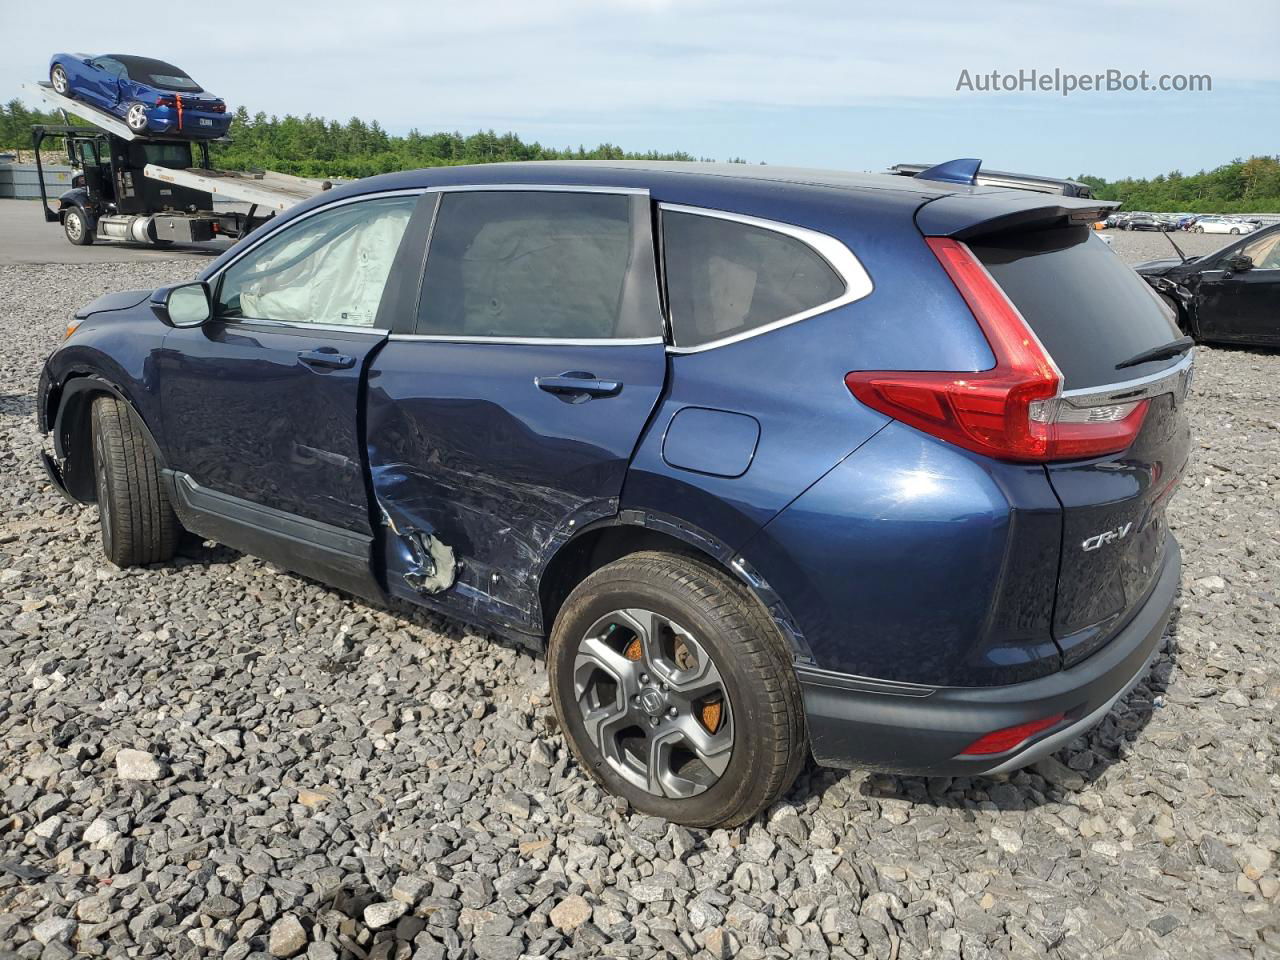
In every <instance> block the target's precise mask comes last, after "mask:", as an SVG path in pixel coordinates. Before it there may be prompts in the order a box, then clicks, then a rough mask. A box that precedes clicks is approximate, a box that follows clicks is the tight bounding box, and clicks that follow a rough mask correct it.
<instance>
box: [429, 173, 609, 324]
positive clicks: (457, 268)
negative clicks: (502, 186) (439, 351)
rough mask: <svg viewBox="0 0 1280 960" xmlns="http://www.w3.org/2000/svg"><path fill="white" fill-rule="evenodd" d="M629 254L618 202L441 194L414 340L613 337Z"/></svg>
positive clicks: (539, 194) (544, 195)
mask: <svg viewBox="0 0 1280 960" xmlns="http://www.w3.org/2000/svg"><path fill="white" fill-rule="evenodd" d="M630 256H631V222H630V201H629V199H628V198H627V197H626V196H623V195H617V194H596V193H574V192H563V193H562V192H556V191H539V190H529V191H474V192H473V191H464V192H459V193H446V194H444V195H443V197H442V198H441V201H440V209H439V212H438V213H437V215H436V224H435V228H434V229H433V231H432V234H431V246H430V249H429V251H428V253H427V267H426V273H425V274H424V276H423V281H422V297H421V301H420V306H419V314H418V327H417V330H418V333H419V334H428V335H436V336H458V337H505V338H564V339H591V340H595V339H607V338H610V337H614V336H618V335H620V334H619V331H620V318H621V317H622V315H623V305H622V301H623V291H624V286H625V281H626V276H627V269H628V263H629V261H630Z"/></svg>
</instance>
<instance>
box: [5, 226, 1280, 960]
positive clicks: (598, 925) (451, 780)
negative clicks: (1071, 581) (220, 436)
mask: <svg viewBox="0 0 1280 960" xmlns="http://www.w3.org/2000/svg"><path fill="white" fill-rule="evenodd" d="M1119 239H1120V240H1121V241H1126V242H1127V241H1129V240H1142V241H1146V240H1154V241H1156V242H1157V243H1158V244H1163V242H1164V241H1163V239H1162V238H1159V237H1154V236H1147V235H1138V236H1136V237H1135V236H1133V235H1123V236H1121V237H1120V238H1119ZM1158 253H1159V248H1158V247H1157V248H1155V250H1154V252H1146V253H1143V254H1141V255H1136V257H1137V258H1138V259H1141V258H1142V256H1152V255H1157V254H1158ZM191 269H192V267H191V265H190V263H185V264H184V263H173V264H155V263H133V264H118V265H113V266H67V265H62V266H33V267H0V337H2V338H3V342H4V343H5V349H4V350H3V353H0V434H2V436H0V439H2V440H3V443H2V444H0V457H2V458H3V478H4V482H3V483H2V484H0V559H2V562H0V568H2V572H0V744H2V746H0V796H2V797H3V813H2V816H3V819H2V820H0V955H3V956H20V957H33V958H34V957H39V956H43V957H47V958H62V957H68V956H71V955H72V954H73V952H74V951H76V950H78V951H81V952H83V953H86V954H91V955H107V956H173V957H186V956H196V955H211V956H222V957H228V958H232V960H239V958H243V957H246V956H265V955H274V956H293V955H298V956H305V957H307V958H313V960H321V958H334V957H337V956H353V957H366V956H368V957H375V958H390V957H397V958H405V957H415V958H445V957H447V958H450V960H461V958H470V957H477V958H481V960H503V958H507V960H515V958H517V957H519V956H521V955H527V956H532V957H538V956H551V955H556V956H563V957H594V956H602V955H603V956H616V957H634V958H640V957H651V956H668V957H673V958H684V957H688V956H691V955H694V954H696V955H697V956H698V957H701V958H705V957H715V958H725V957H730V956H733V957H738V958H763V957H777V958H785V957H807V958H825V957H846V956H854V957H857V956H873V957H877V958H882V960H884V958H911V957H936V958H960V957H963V958H967V960H972V958H983V957H1041V956H1049V957H1059V958H1076V957H1079V958H1089V960H1096V958H1100V957H1125V958H1130V957H1142V958H1148V957H1179V958H1183V957H1191V958H1206V960H1208V958H1212V960H1224V958H1235V957H1247V956H1259V957H1261V956H1275V955H1280V929H1278V928H1277V922H1278V920H1280V872H1278V864H1277V860H1278V856H1280V803H1278V801H1277V797H1278V796H1280V766H1278V764H1277V757H1278V750H1277V748H1278V742H1277V740H1278V738H1277V727H1276V723H1275V720H1276V710H1277V702H1278V701H1280V669H1277V668H1278V667H1280V643H1278V642H1277V641H1278V640H1280V636H1277V622H1278V621H1280V611H1278V610H1277V608H1278V607H1280V590H1278V588H1277V570H1278V569H1280V545H1278V538H1277V533H1278V532H1280V517H1278V516H1277V513H1278V507H1277V490H1280V411H1278V408H1277V404H1276V400H1275V382H1276V379H1277V374H1278V373H1280V356H1278V355H1275V354H1270V355H1268V354H1260V353H1254V352H1248V351H1241V350H1203V351H1201V355H1200V360H1199V372H1198V376H1197V380H1196V386H1195V396H1194V417H1195V425H1196V432H1197V435H1198V438H1199V448H1198V450H1197V454H1198V455H1197V458H1196V460H1195V463H1194V465H1193V466H1192V468H1191V471H1190V474H1189V475H1188V477H1187V478H1186V480H1185V482H1184V483H1183V485H1182V488H1181V492H1180V493H1179V494H1178V495H1177V497H1176V499H1175V500H1174V502H1173V505H1172V522H1173V525H1174V527H1175V529H1176V531H1177V534H1178V536H1179V538H1180V539H1181V541H1182V547H1183V551H1184V556H1185V559H1186V568H1185V572H1184V577H1183V584H1182V593H1181V597H1180V602H1179V612H1178V616H1177V618H1176V622H1175V624H1174V625H1173V627H1172V628H1171V630H1170V636H1169V638H1168V642H1167V645H1166V647H1165V650H1164V652H1163V653H1162V654H1161V656H1160V657H1159V659H1158V661H1157V663H1156V666H1155V668H1154V671H1153V673H1152V675H1151V677H1150V678H1149V679H1148V680H1147V681H1146V682H1144V683H1142V684H1141V685H1139V686H1138V688H1137V689H1136V690H1135V692H1134V693H1133V694H1131V695H1130V696H1129V697H1128V698H1127V699H1126V700H1125V701H1123V702H1122V703H1121V704H1120V705H1119V706H1118V707H1117V709H1116V710H1115V711H1113V713H1112V714H1111V715H1110V716H1109V717H1108V718H1107V719H1106V720H1105V721H1104V723H1103V724H1102V725H1101V726H1100V727H1099V728H1098V729H1097V730H1096V731H1095V732H1094V733H1092V734H1091V735H1090V736H1088V737H1087V738H1082V739H1079V740H1077V741H1075V742H1074V743H1072V744H1071V745H1070V746H1069V747H1068V748H1067V749H1065V750H1063V751H1062V752H1061V753H1059V754H1057V756H1056V757H1055V758H1053V759H1050V760H1048V761H1045V762H1042V763H1041V764H1039V765H1037V766H1036V768H1035V769H1033V770H1029V771H1023V772H1020V773H1017V774H1015V775H1013V776H1011V777H1006V778H991V779H932V780H925V779H912V778H902V777H891V776H884V775H877V774H867V773H852V774H850V773H843V772H838V771H824V770H818V769H816V768H812V767H811V768H810V769H809V770H807V771H806V772H805V773H804V774H803V775H802V776H801V779H800V781H799V783H798V784H797V785H796V787H795V789H794V790H793V791H792V792H791V794H790V795H789V796H788V797H787V798H786V801H785V802H784V803H782V804H780V805H779V806H777V807H776V808H774V809H773V810H772V811H770V812H769V813H768V815H767V816H764V817H762V818H760V819H759V820H758V821H756V822H754V823H752V824H750V825H748V826H747V827H743V828H740V829H738V830H734V831H714V832H709V833H704V832H694V831H689V830H685V829H682V828H680V827H676V826H671V825H668V824H667V823H665V822H663V821H659V820H655V819H652V818H648V817H644V816H638V815H633V814H631V813H629V812H628V811H627V810H626V809H625V806H624V805H623V804H620V803H619V802H617V801H615V800H613V799H611V798H609V797H607V796H604V795H602V793H601V792H600V791H599V790H598V789H596V788H595V787H594V786H593V785H592V784H591V783H590V782H589V781H588V780H587V779H586V778H585V777H584V776H583V775H582V774H581V773H579V771H578V770H577V769H575V767H574V766H573V765H572V764H571V763H570V762H569V760H568V752H567V750H566V749H565V746H564V744H563V742H562V740H561V738H560V737H559V735H558V734H557V733H556V732H555V729H554V721H553V719H552V713H551V710H550V705H549V700H548V696H547V681H546V677H545V675H544V671H543V667H542V664H541V663H540V661H539V660H537V659H535V658H533V657H531V656H528V655H527V654H525V653H523V652H518V651H516V650H513V649H510V648H508V647H505V646H502V645H500V644H499V643H497V642H495V641H492V640H490V639H487V638H484V637H481V636H477V635H475V634H473V633H470V632H467V631H466V630H463V629H461V628H458V627H456V626H451V625H448V624H446V623H444V622H442V621H438V620H434V619H432V618H430V617H426V616H415V615H403V614H398V613H392V612H389V611H385V610H381V609H375V608H372V607H369V606H366V605H363V604H361V603H358V602H355V601H353V600H351V599H348V598H347V597H345V596H343V595H341V594H339V593H337V592H335V591H332V590H327V589H325V588H323V587H321V586H319V585H317V584H314V583H311V582H307V581H304V580H301V579H299V578H297V577H293V576H290V575H287V574H284V573H281V572H279V571H277V570H275V569H272V568H271V567H269V566H267V565H265V564H263V563H260V562H259V561H257V560H253V559H251V558H248V557H243V556H239V555H237V554H235V553H233V552H231V551H229V550H226V549H223V548H219V547H214V546H208V545H206V546H204V547H193V548H192V549H191V550H190V551H189V552H188V554H187V555H186V556H184V557H182V558H180V559H179V560H178V562H176V563H174V564H172V565H168V566H163V567H158V568H154V569H145V570H132V571H128V572H121V571H118V570H115V569H114V568H111V567H109V566H108V565H107V564H106V563H105V562H104V561H103V559H102V556H101V550H100V546H99V541H98V532H97V527H96V511H95V510H93V509H83V510H81V509H73V508H71V507H70V506H68V505H67V504H66V503H64V502H63V501H62V500H60V499H59V498H58V497H57V495H56V494H54V493H53V492H52V490H51V489H50V488H49V487H48V486H47V485H46V484H45V482H44V481H43V478H42V476H41V473H40V469H39V467H38V466H37V461H36V457H35V448H36V429H35V425H34V422H33V421H34V414H33V392H34V389H35V384H36V376H37V372H38V369H39V364H40V362H41V360H42V358H43V357H44V356H45V355H46V353H47V352H48V351H49V350H50V349H51V348H52V347H53V346H54V345H55V343H56V342H57V339H58V336H59V335H60V332H61V329H62V325H63V322H64V320H65V318H66V316H67V315H68V313H69V311H70V310H71V309H72V308H74V307H75V306H77V305H79V304H81V303H83V302H85V301H87V300H88V299H89V298H91V297H93V296H95V295H97V294H98V293H100V292H102V291H105V290H108V289H121V288H126V287H131V286H143V285H148V286H149V285H154V284H159V283H161V282H167V281H172V280H176V279H180V278H182V277H183V276H184V275H187V274H189V272H190V271H191Z"/></svg>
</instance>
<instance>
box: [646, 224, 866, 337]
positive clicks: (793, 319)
mask: <svg viewBox="0 0 1280 960" xmlns="http://www.w3.org/2000/svg"><path fill="white" fill-rule="evenodd" d="M658 209H659V210H661V211H668V210H669V211H671V212H672V213H687V214H692V215H694V216H699V217H711V218H713V219H716V220H729V221H732V222H734V223H741V224H745V225H746V226H749V227H757V228H759V229H761V230H770V231H772V232H773V233H780V234H783V235H784V236H788V237H791V238H793V239H795V240H799V241H800V242H801V243H803V244H804V245H805V246H807V247H808V248H809V249H810V250H812V251H813V252H814V253H816V254H817V255H818V256H820V257H821V258H822V259H823V260H824V261H826V263H827V265H828V266H829V267H831V269H832V270H834V271H835V273H836V276H838V277H839V278H840V279H841V280H842V281H844V287H845V290H844V293H843V294H841V295H840V296H838V297H836V298H835V299H834V300H828V301H827V302H826V303H820V304H818V305H817V306H816V307H810V308H809V309H808V310H802V311H801V312H800V313H793V314H791V315H789V316H786V317H781V318H779V319H777V320H773V321H771V322H769V323H766V324H762V325H760V326H758V327H752V328H751V329H750V330H744V331H742V332H741V333H735V334H732V335H730V336H727V337H721V338H719V339H718V340H709V341H708V342H706V343H700V344H698V345H697V346H692V347H681V346H678V345H677V344H676V343H675V342H674V341H675V327H674V323H673V326H672V337H671V339H672V343H671V345H670V346H668V347H667V352H668V353H673V354H683V353H702V352H703V351H704V350H714V349H716V348H717V347H723V346H727V345H729V344H731V343H739V342H741V341H743V340H749V339H751V338H752V337H758V336H761V335H762V334H766V333H772V332H773V331H774V330H778V329H781V328H782V327H787V326H790V325H791V324H793V323H799V322H800V321H801V320H807V319H809V318H810V317H816V316H817V315H818V314H820V313H827V312H828V311H830V310H835V309H836V308H837V307H843V306H846V305H847V304H850V303H853V302H855V301H857V300H861V299H863V298H864V297H866V296H868V295H870V293H871V292H872V291H873V290H874V289H875V284H874V283H872V281H871V277H870V275H869V274H868V273H867V271H866V268H865V267H863V265H862V261H861V260H859V259H858V258H857V256H856V255H855V254H854V252H853V251H852V250H850V249H849V248H848V247H847V246H845V245H844V243H843V242H842V241H840V240H837V239H836V238H835V237H833V236H831V235H830V234H826V233H820V232H819V231H817V230H810V229H809V228H808V227H799V226H796V225H795V224H791V223H782V222H780V221H778V220H765V219H763V218H761V217H752V216H749V215H747V214H744V213H733V212H731V211H728V210H716V209H713V208H711V207H694V206H689V205H687V204H682V203H659V204H658ZM668 309H670V307H668Z"/></svg>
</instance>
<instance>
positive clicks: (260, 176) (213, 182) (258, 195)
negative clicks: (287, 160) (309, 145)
mask: <svg viewBox="0 0 1280 960" xmlns="http://www.w3.org/2000/svg"><path fill="white" fill-rule="evenodd" d="M142 172H143V174H144V175H145V176H146V177H147V178H148V179H150V180H159V181H161V182H162V183H171V184H174V185H175V186H179V187H190V188H191V189H193V190H203V191H204V192H206V193H211V194H213V195H214V196H217V197H221V198H222V199H224V200H239V201H241V202H242V203H250V204H254V205H255V206H258V207H262V208H264V209H267V210H274V211H276V212H277V213H279V212H282V211H285V210H288V209H289V208H290V207H292V206H294V205H295V204H299V203H301V202H302V201H303V200H310V199H311V198H312V197H314V196H316V194H318V193H321V192H323V191H325V190H328V189H329V188H330V187H332V186H333V183H332V182H331V181H329V180H309V179H307V178H306V177H294V176H290V175H289V174H287V173H276V172H275V171H273V170H267V171H265V172H263V173H242V172H240V171H238V170H205V169H203V168H201V167H188V168H187V169H185V170H175V169H173V168H171V167H161V166H157V165H156V164H154V163H148V164H147V165H146V166H145V167H143V168H142Z"/></svg>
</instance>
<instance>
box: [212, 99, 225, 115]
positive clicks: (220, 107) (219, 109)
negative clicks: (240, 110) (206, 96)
mask: <svg viewBox="0 0 1280 960" xmlns="http://www.w3.org/2000/svg"><path fill="white" fill-rule="evenodd" d="M210 109H212V110H213V112H214V113H226V112H227V105H226V104H225V103H223V102H222V101H221V100H219V101H218V102H216V103H215V104H214V105H213V106H212V107H211V108H210Z"/></svg>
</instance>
